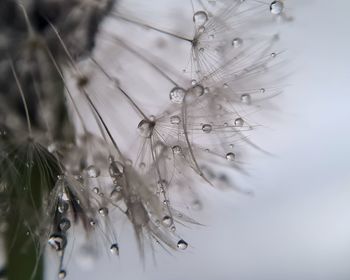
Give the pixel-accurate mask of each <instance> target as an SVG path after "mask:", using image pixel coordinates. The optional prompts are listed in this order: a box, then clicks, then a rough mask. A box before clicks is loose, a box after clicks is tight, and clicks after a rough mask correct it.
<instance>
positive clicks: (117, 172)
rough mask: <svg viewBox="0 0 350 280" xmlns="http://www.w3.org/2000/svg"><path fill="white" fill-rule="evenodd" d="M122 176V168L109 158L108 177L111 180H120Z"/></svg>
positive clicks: (121, 165) (120, 164) (117, 162)
mask: <svg viewBox="0 0 350 280" xmlns="http://www.w3.org/2000/svg"><path fill="white" fill-rule="evenodd" d="M123 174H124V166H123V164H122V163H120V162H119V161H115V160H114V159H113V157H110V165H109V175H110V176H111V177H112V178H120V177H122V176H123Z"/></svg>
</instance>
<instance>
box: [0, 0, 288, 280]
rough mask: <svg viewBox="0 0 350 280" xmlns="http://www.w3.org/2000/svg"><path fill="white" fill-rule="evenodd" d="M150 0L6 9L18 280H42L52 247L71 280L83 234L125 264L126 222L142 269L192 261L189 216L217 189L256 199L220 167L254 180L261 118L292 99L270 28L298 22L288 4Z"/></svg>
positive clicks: (5, 147) (3, 107)
mask: <svg viewBox="0 0 350 280" xmlns="http://www.w3.org/2000/svg"><path fill="white" fill-rule="evenodd" d="M141 2H142V1H121V0H120V1H116V2H114V1H112V0H102V1H96V0H75V1H55V0H37V1H34V0H33V1H31V0H26V1H24V0H23V1H19V0H4V1H2V2H1V4H0V30H1V34H0V35H1V37H0V66H1V67H0V72H1V77H0V85H1V89H0V93H1V94H0V172H1V173H0V206H1V208H0V210H1V212H0V230H1V236H2V238H3V240H4V244H5V248H4V249H5V250H4V251H5V258H6V264H5V267H4V270H3V271H2V273H3V274H4V275H5V277H7V279H16V280H18V279H42V278H43V255H44V254H45V252H46V251H48V250H50V251H53V252H55V254H56V255H57V259H58V273H57V277H58V278H59V279H63V278H65V277H66V276H67V275H68V274H67V266H69V264H67V263H66V262H65V260H66V258H65V256H66V254H67V250H68V249H67V248H68V247H69V244H70V242H72V240H73V238H72V236H73V235H74V234H77V233H79V234H80V235H81V236H83V237H84V238H85V239H86V240H87V241H88V240H91V239H93V240H95V241H96V242H95V243H96V244H101V246H102V247H103V248H106V251H108V253H110V254H112V255H118V254H119V251H120V247H121V245H120V244H119V243H118V236H117V234H116V232H117V230H116V229H117V228H118V226H119V225H120V223H121V221H122V220H125V219H126V220H128V221H129V223H130V224H131V225H132V227H133V230H134V232H135V237H136V242H137V245H138V248H139V252H140V256H141V258H142V259H144V257H145V254H146V252H147V250H146V248H147V247H149V248H150V250H152V248H153V246H161V247H162V248H164V249H165V250H169V251H176V250H185V249H187V248H188V247H189V246H190V243H189V242H188V241H186V240H184V239H183V238H182V236H181V233H180V232H179V230H178V226H179V225H180V226H181V225H200V223H198V222H197V221H196V220H195V219H193V218H192V217H191V216H190V215H188V214H187V213H185V212H186V211H184V209H185V210H186V208H184V209H181V207H177V206H178V205H191V207H193V208H200V207H201V205H202V203H201V200H200V195H199V194H198V189H199V186H201V187H200V188H203V187H204V186H203V185H208V187H218V188H234V189H236V190H238V191H240V192H243V193H244V192H248V191H245V190H243V189H242V188H240V187H239V186H236V185H235V184H234V183H233V182H232V180H230V178H229V176H227V175H225V174H224V173H223V172H221V171H220V174H221V175H218V174H217V170H221V169H222V170H223V169H225V168H226V167H228V168H230V169H232V170H235V171H236V172H240V173H244V172H245V170H244V168H243V166H242V162H243V156H244V150H243V147H244V145H245V144H246V145H247V146H252V147H253V148H258V147H257V146H256V145H255V144H253V142H251V140H250V138H248V136H249V132H250V131H251V130H252V129H254V127H256V126H257V124H255V123H254V121H253V120H252V118H251V117H250V115H251V114H253V113H254V112H255V111H256V110H257V109H259V108H260V107H261V105H262V104H264V102H268V100H269V99H270V98H271V97H273V96H275V95H277V94H279V93H281V88H280V86H279V80H280V79H281V78H282V75H281V74H279V73H278V71H274V70H275V69H278V68H279V67H280V64H281V61H280V60H279V56H280V54H281V52H278V51H277V50H276V49H275V48H276V42H277V41H278V38H279V37H278V35H276V34H275V33H273V34H270V32H266V30H264V28H265V27H266V26H270V25H271V26H273V25H277V22H276V20H278V19H282V20H284V21H288V20H289V18H288V16H287V15H286V14H285V12H284V10H285V7H284V2H282V1H273V2H271V3H267V2H262V1H255V0H246V1H242V0H234V1H232V0H231V1H225V0H221V1H220V0H216V1H213V0H208V1H202V0H198V1H181V3H180V4H178V5H177V8H178V9H180V10H179V11H178V12H177V13H175V15H174V14H173V15H171V13H170V14H169V12H171V11H173V10H172V8H171V7H170V6H171V5H173V4H174V3H172V2H170V1H168V2H169V3H168V2H167V3H165V2H161V5H160V6H162V8H163V10H162V9H161V8H160V9H159V10H156V11H155V12H154V13H152V15H150V14H145V13H144V12H143V11H147V8H149V7H151V8H152V7H153V6H154V7H156V6H157V4H160V3H158V2H157V1H153V2H152V1H151V2H152V3H148V2H147V3H143V2H142V3H141ZM151 4H152V5H151ZM168 5H169V7H168ZM154 7H153V8H154ZM181 9H183V10H184V11H186V12H184V13H180V11H181ZM156 12H158V14H157V13H156ZM162 13H163V14H164V15H165V16H166V19H165V20H163V21H162V20H161V19H160V18H162ZM174 24H175V26H174ZM268 30H270V29H268ZM266 33H267V34H266ZM121 251H122V249H121ZM18 263H21V267H22V269H20V270H19V269H18Z"/></svg>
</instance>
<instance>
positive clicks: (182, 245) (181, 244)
mask: <svg viewBox="0 0 350 280" xmlns="http://www.w3.org/2000/svg"><path fill="white" fill-rule="evenodd" d="M187 247H188V244H187V242H186V241H185V240H183V239H180V240H179V242H177V248H179V249H181V250H185V249H186V248H187Z"/></svg>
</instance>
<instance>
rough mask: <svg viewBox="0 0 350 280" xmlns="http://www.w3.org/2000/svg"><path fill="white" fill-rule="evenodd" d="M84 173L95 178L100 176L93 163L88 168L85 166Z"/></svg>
mask: <svg viewBox="0 0 350 280" xmlns="http://www.w3.org/2000/svg"><path fill="white" fill-rule="evenodd" d="M86 173H87V175H88V177H89V178H97V177H98V176H100V173H101V172H100V169H99V168H97V167H96V166H95V165H90V166H89V167H88V168H86Z"/></svg>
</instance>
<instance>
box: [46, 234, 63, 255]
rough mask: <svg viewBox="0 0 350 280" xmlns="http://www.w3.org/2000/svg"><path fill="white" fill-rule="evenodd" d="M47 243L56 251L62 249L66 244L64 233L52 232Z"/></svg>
mask: <svg viewBox="0 0 350 280" xmlns="http://www.w3.org/2000/svg"><path fill="white" fill-rule="evenodd" d="M48 244H49V245H50V246H51V247H52V248H53V249H54V250H56V251H62V250H63V249H64V248H65V247H66V245H67V239H66V237H65V235H63V234H61V233H54V234H52V235H51V236H50V238H49V240H48Z"/></svg>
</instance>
